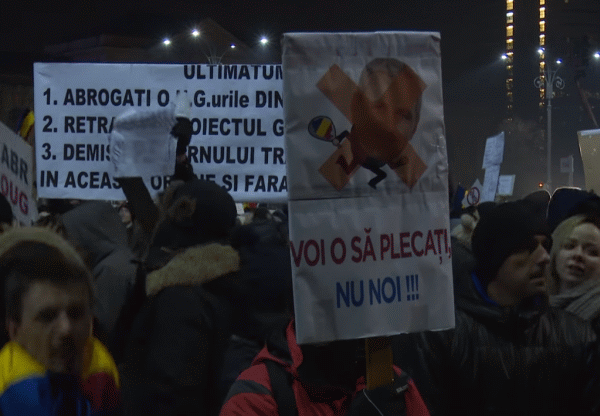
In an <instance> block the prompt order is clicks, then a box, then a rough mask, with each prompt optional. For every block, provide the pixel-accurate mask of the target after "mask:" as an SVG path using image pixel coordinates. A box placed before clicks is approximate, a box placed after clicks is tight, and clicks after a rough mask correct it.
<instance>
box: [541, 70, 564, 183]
mask: <svg viewBox="0 0 600 416" xmlns="http://www.w3.org/2000/svg"><path fill="white" fill-rule="evenodd" d="M557 72H558V68H556V69H552V68H551V67H550V65H548V69H546V70H545V71H544V75H542V76H539V77H537V78H536V79H534V80H533V84H534V85H535V86H536V88H538V89H542V88H545V90H546V119H547V122H548V125H547V128H546V137H547V141H548V142H547V149H546V150H547V152H548V154H547V156H546V157H547V168H548V172H547V180H546V186H547V187H548V191H551V189H552V188H551V183H552V160H551V157H552V130H551V129H552V96H553V95H554V87H556V88H558V89H559V90H562V89H563V88H564V87H565V81H564V80H563V79H562V78H561V77H559V76H558V75H556V73H557Z"/></svg>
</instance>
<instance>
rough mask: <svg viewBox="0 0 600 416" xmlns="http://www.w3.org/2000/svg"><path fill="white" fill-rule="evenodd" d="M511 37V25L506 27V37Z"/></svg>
mask: <svg viewBox="0 0 600 416" xmlns="http://www.w3.org/2000/svg"><path fill="white" fill-rule="evenodd" d="M512 35H513V25H508V26H506V36H512Z"/></svg>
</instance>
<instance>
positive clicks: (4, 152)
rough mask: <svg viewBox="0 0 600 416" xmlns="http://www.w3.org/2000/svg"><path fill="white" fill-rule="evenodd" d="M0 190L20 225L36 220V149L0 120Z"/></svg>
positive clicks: (29, 223)
mask: <svg viewBox="0 0 600 416" xmlns="http://www.w3.org/2000/svg"><path fill="white" fill-rule="evenodd" d="M0 154H1V156H0V160H1V163H0V192H2V195H4V196H5V197H6V199H7V201H8V202H9V203H10V206H11V208H12V213H13V216H14V217H15V218H16V219H17V221H19V222H20V223H21V224H25V225H31V224H32V222H33V221H35V220H36V219H37V207H36V202H35V199H34V197H33V181H34V179H35V174H34V172H33V149H32V148H31V146H30V145H29V144H27V143H26V142H25V140H23V138H22V137H21V136H19V135H17V134H16V133H14V132H13V131H12V130H11V129H9V128H8V127H7V126H6V125H4V124H2V123H0Z"/></svg>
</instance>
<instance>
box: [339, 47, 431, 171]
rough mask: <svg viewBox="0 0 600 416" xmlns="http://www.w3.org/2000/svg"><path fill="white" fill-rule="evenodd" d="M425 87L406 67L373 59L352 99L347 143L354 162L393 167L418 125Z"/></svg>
mask: <svg viewBox="0 0 600 416" xmlns="http://www.w3.org/2000/svg"><path fill="white" fill-rule="evenodd" d="M424 89H425V84H424V83H423V81H422V80H421V78H419V76H418V75H417V74H416V73H415V72H414V71H413V70H412V69H411V68H410V67H409V66H408V65H406V64H404V63H402V62H400V61H398V60H396V59H393V58H377V59H374V60H372V61H371V62H369V63H368V64H367V65H366V66H365V68H364V69H363V71H362V74H361V77H360V81H359V88H358V90H357V91H356V93H355V94H354V95H353V97H352V103H351V109H350V111H351V117H352V124H353V126H352V132H351V134H350V137H349V140H350V141H351V144H352V154H353V157H354V158H356V159H358V160H357V161H361V160H366V159H367V158H373V159H376V160H379V161H381V162H384V163H387V164H388V165H390V166H392V167H395V166H398V165H399V160H400V156H401V153H402V152H403V150H404V148H405V147H406V145H407V144H408V141H409V140H410V139H411V138H412V136H413V135H414V133H415V131H416V129H417V124H418V123H419V113H420V109H421V108H420V107H421V94H422V93H423V90H424Z"/></svg>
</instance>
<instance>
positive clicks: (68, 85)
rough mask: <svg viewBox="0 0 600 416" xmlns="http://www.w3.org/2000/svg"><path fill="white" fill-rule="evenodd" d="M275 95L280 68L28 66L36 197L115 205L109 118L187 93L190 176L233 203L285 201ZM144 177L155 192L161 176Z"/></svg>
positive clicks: (163, 104)
mask: <svg viewBox="0 0 600 416" xmlns="http://www.w3.org/2000/svg"><path fill="white" fill-rule="evenodd" d="M281 88H282V69H281V66H279V65H199V64H198V65H196V64H194V65H171V64H169V65H167V64H91V63H90V64H88V63H77V64H67V63H36V64H35V65H34V100H35V114H36V120H37V123H36V124H35V129H36V130H35V133H36V159H37V160H36V162H37V178H38V194H39V196H40V197H46V198H77V199H107V200H119V199H123V193H122V191H121V190H120V189H119V187H118V184H117V183H116V181H114V179H113V177H112V174H113V172H114V167H113V165H112V164H111V162H110V160H109V159H110V146H109V143H108V137H109V134H110V133H111V131H112V129H113V128H114V121H115V119H116V117H118V116H120V115H122V114H123V113H125V112H126V111H127V110H136V111H155V110H159V109H164V108H166V107H167V106H169V105H171V104H172V103H175V101H176V96H177V92H178V91H187V93H186V94H187V97H189V100H190V102H191V104H192V106H191V108H190V109H189V113H190V119H191V121H192V129H193V135H192V140H191V143H190V146H189V147H188V153H187V155H188V158H189V160H190V163H191V164H192V167H193V169H194V173H195V174H196V175H197V176H198V177H201V178H205V179H210V180H214V181H215V182H216V183H218V184H220V185H222V186H223V187H224V188H225V189H227V190H228V191H229V192H230V193H231V195H232V196H233V197H234V199H235V200H236V201H256V202H278V201H286V200H287V179H286V173H285V164H286V155H285V152H284V145H283V109H282V94H281ZM159 156H161V155H159ZM164 157H165V158H168V157H169V156H168V155H164ZM165 163H166V162H165ZM158 170H160V169H158ZM158 170H157V171H158ZM144 180H145V183H146V186H147V187H148V190H149V191H150V192H151V194H152V195H155V194H156V193H158V192H159V191H162V190H163V189H164V188H165V186H166V185H167V184H168V181H169V176H168V175H162V174H158V173H155V174H154V175H152V176H151V177H146V178H144Z"/></svg>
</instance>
